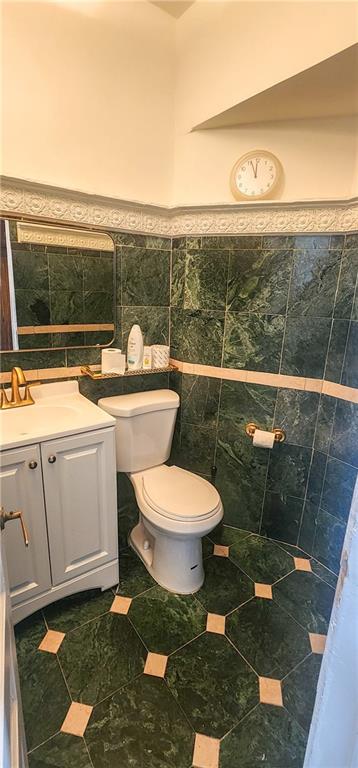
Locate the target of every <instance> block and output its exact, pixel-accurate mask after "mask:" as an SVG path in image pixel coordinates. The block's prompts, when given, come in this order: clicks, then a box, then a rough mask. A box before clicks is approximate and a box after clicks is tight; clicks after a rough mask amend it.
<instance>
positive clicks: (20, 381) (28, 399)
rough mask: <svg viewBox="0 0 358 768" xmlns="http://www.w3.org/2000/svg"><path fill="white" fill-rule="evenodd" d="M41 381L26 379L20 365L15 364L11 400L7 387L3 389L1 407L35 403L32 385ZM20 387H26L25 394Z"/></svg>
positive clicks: (17, 406)
mask: <svg viewBox="0 0 358 768" xmlns="http://www.w3.org/2000/svg"><path fill="white" fill-rule="evenodd" d="M40 383H41V382H40V381H30V382H29V381H26V377H25V374H24V372H23V370H22V368H20V366H18V365H17V366H15V368H13V369H12V371H11V395H10V400H9V398H8V396H7V394H6V390H5V388H3V389H2V390H1V399H0V409H1V410H4V409H6V408H21V407H22V406H23V405H33V404H34V402H35V401H34V399H33V397H32V395H31V392H30V387H33V386H35V385H36V384H40ZM20 387H25V392H24V396H23V397H21V393H20Z"/></svg>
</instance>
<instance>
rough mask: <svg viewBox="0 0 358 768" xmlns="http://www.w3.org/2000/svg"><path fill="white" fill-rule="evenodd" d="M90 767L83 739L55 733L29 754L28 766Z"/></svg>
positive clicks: (44, 767) (30, 767)
mask: <svg viewBox="0 0 358 768" xmlns="http://www.w3.org/2000/svg"><path fill="white" fill-rule="evenodd" d="M74 767H76V768H92V764H91V761H90V757H89V754H88V752H87V748H86V744H85V742H84V739H79V738H78V737H77V736H71V735H70V734H68V733H57V734H56V736H53V738H52V739H50V741H47V742H46V743H45V744H42V745H41V746H40V747H37V749H35V750H34V752H31V754H30V755H29V768H74Z"/></svg>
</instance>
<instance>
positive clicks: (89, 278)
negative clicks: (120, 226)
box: [83, 255, 114, 322]
mask: <svg viewBox="0 0 358 768" xmlns="http://www.w3.org/2000/svg"><path fill="white" fill-rule="evenodd" d="M113 272H114V270H113V255H111V256H100V257H97V258H93V257H90V256H87V257H84V259H83V289H84V291H93V290H98V291H105V292H106V293H108V294H110V295H111V296H113ZM112 304H113V300H112ZM93 322H95V320H94V321H93Z"/></svg>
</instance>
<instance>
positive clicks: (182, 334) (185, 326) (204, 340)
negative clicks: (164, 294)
mask: <svg viewBox="0 0 358 768" xmlns="http://www.w3.org/2000/svg"><path fill="white" fill-rule="evenodd" d="M223 338H224V312H217V311H214V310H213V311H209V310H189V309H186V310H185V309H184V310H183V309H176V308H175V309H172V310H171V354H172V356H173V357H174V358H176V359H178V360H184V361H186V362H189V363H190V362H193V363H201V364H202V365H217V366H220V365H221V358H222V346H223Z"/></svg>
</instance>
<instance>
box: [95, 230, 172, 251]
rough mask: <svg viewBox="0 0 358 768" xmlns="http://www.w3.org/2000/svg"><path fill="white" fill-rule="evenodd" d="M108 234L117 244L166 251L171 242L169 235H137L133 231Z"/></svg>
mask: <svg viewBox="0 0 358 768" xmlns="http://www.w3.org/2000/svg"><path fill="white" fill-rule="evenodd" d="M110 235H111V237H112V239H113V240H114V242H115V243H116V244H117V245H123V246H133V247H137V248H154V249H155V250H158V249H160V250H161V249H163V250H165V251H167V250H169V249H170V244H171V238H170V237H161V236H160V235H137V234H136V233H134V232H111V233H110Z"/></svg>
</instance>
